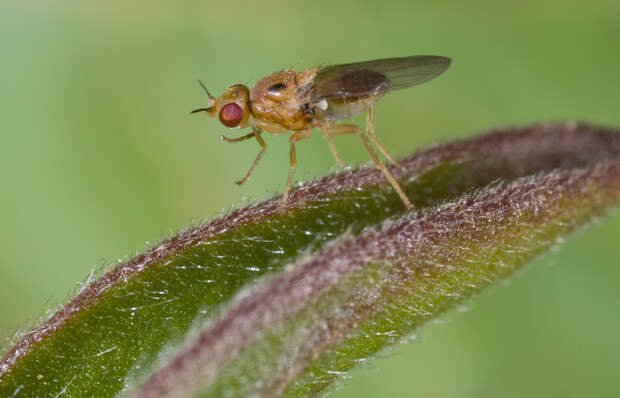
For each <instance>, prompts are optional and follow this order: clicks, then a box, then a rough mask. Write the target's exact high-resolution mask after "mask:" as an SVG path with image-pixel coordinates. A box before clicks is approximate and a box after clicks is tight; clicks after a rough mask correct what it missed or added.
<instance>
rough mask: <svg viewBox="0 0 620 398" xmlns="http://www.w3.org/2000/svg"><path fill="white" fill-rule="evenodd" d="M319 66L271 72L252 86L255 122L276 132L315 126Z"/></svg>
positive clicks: (251, 94)
mask: <svg viewBox="0 0 620 398" xmlns="http://www.w3.org/2000/svg"><path fill="white" fill-rule="evenodd" d="M315 75H316V69H309V70H306V71H303V72H295V71H293V70H290V69H288V70H285V71H282V72H277V73H274V74H272V75H269V76H267V77H265V78H263V79H261V80H259V81H258V83H256V85H255V86H254V87H252V90H250V104H251V105H250V106H251V109H252V115H253V116H254V118H253V119H252V125H254V126H256V127H257V128H260V129H261V130H265V131H268V132H270V133H273V134H281V133H286V132H288V131H300V130H307V129H309V128H312V122H313V112H312V110H311V109H310V108H309V104H310V101H311V99H312V96H311V89H312V81H313V80H314V76H315Z"/></svg>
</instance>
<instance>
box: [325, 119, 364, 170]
mask: <svg viewBox="0 0 620 398" xmlns="http://www.w3.org/2000/svg"><path fill="white" fill-rule="evenodd" d="M319 130H320V131H321V133H323V137H325V139H326V140H327V143H328V144H329V149H331V150H332V154H333V155H334V158H335V159H336V162H337V163H338V165H339V166H340V167H342V168H343V169H344V168H345V167H346V165H345V163H344V162H343V161H342V158H341V157H340V155H339V154H338V151H337V150H336V146H335V145H334V141H333V140H332V136H334V135H345V134H354V133H357V132H358V131H359V128H358V127H357V126H356V125H354V124H331V125H328V126H326V127H320V128H319Z"/></svg>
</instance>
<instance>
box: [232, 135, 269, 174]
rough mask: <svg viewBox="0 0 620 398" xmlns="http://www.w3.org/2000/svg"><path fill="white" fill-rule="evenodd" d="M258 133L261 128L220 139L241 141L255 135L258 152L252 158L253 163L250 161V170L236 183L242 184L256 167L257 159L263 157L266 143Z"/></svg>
mask: <svg viewBox="0 0 620 398" xmlns="http://www.w3.org/2000/svg"><path fill="white" fill-rule="evenodd" d="M260 133H261V130H258V129H255V128H254V129H253V130H252V132H251V133H250V134H246V135H244V136H241V137H239V138H228V137H225V136H222V140H224V141H226V142H241V141H245V140H249V139H250V138H252V137H256V141H258V144H259V145H260V146H261V150H260V152H258V155H257V156H256V159H254V163H252V166H251V167H250V170H248V172H247V173H246V174H245V177H243V178H242V179H240V180H239V181H235V183H236V184H237V185H242V184H243V183H245V182H246V181H247V180H248V178H250V175H251V174H252V172H253V171H254V169H255V168H256V165H257V164H258V162H259V160H260V159H261V158H262V157H263V154H264V153H265V150H266V149H267V144H266V143H265V141H264V140H263V138H262V137H261V136H260Z"/></svg>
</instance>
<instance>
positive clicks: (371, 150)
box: [359, 107, 415, 211]
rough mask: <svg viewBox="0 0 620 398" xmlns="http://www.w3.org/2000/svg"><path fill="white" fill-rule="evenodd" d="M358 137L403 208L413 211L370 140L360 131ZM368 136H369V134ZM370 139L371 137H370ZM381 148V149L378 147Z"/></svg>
mask: <svg viewBox="0 0 620 398" xmlns="http://www.w3.org/2000/svg"><path fill="white" fill-rule="evenodd" d="M371 109H374V108H373V107H371ZM370 112H371V111H370V109H369V110H368V119H367V121H368V122H372V121H373V118H371V117H370ZM367 129H368V130H369V131H371V130H374V126H372V127H371V126H367ZM359 134H360V137H361V138H362V142H363V143H364V146H365V147H366V150H367V151H368V154H369V155H370V157H371V158H372V161H373V162H375V165H376V166H377V167H378V168H379V170H381V171H382V172H383V175H384V176H385V178H386V179H387V180H388V181H389V182H390V184H392V186H393V187H394V190H395V191H396V193H397V194H398V196H400V199H401V200H402V201H403V203H404V204H405V206H407V209H408V210H409V211H413V210H415V207H414V206H413V205H412V204H411V202H410V201H409V198H407V195H405V192H403V190H402V188H401V187H400V185H398V181H396V179H395V178H394V176H393V175H392V173H390V171H389V170H388V169H387V167H385V165H384V164H383V163H382V162H381V159H379V156H378V155H377V152H375V149H374V148H373V147H372V144H371V142H370V140H369V139H368V137H367V136H366V134H364V133H363V132H362V131H360V132H359ZM369 135H370V134H369ZM370 136H371V137H372V135H370ZM379 148H381V147H379Z"/></svg>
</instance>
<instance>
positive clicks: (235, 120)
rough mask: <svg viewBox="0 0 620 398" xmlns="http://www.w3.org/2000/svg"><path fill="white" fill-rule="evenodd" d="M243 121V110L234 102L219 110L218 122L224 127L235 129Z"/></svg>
mask: <svg viewBox="0 0 620 398" xmlns="http://www.w3.org/2000/svg"><path fill="white" fill-rule="evenodd" d="M241 119H243V109H241V107H240V106H239V105H237V104H235V103H234V102H231V103H230V104H226V105H224V106H223V107H222V109H221V110H220V122H222V124H223V125H224V126H226V127H237V126H238V125H239V123H241Z"/></svg>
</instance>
